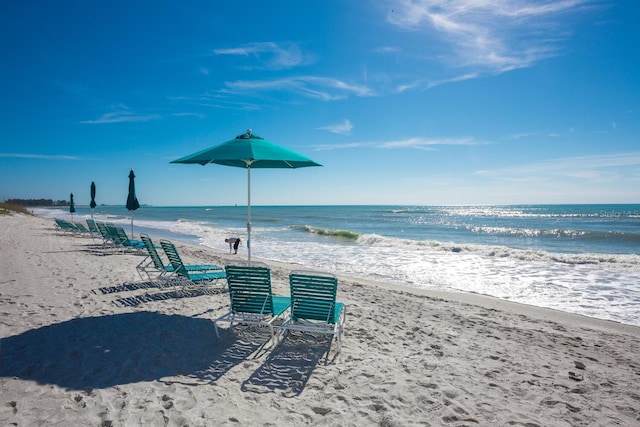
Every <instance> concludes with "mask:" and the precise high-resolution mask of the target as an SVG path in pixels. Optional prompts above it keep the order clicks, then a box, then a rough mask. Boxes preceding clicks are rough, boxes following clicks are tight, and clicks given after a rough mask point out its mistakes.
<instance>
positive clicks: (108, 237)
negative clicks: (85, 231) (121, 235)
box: [96, 221, 116, 246]
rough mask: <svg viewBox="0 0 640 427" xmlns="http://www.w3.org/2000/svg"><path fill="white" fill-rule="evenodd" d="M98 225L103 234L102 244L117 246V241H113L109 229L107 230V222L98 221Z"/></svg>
mask: <svg viewBox="0 0 640 427" xmlns="http://www.w3.org/2000/svg"><path fill="white" fill-rule="evenodd" d="M96 227H97V228H98V231H99V232H100V235H101V236H102V244H103V245H104V246H115V244H116V243H115V242H114V241H113V238H112V237H111V234H110V233H109V230H107V224H105V223H104V222H98V221H96Z"/></svg>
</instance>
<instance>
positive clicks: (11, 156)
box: [0, 153, 78, 160]
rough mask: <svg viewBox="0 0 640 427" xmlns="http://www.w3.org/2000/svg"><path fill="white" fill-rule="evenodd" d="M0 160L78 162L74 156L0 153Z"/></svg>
mask: <svg viewBox="0 0 640 427" xmlns="http://www.w3.org/2000/svg"><path fill="white" fill-rule="evenodd" d="M0 158H9V159H42V160H78V157H75V156H66V155H62V154H60V155H55V154H54V155H47V154H28V153H0Z"/></svg>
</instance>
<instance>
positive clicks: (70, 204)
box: [69, 193, 76, 222]
mask: <svg viewBox="0 0 640 427" xmlns="http://www.w3.org/2000/svg"><path fill="white" fill-rule="evenodd" d="M75 211H76V206H75V205H74V204H73V193H71V194H70V195H69V213H70V214H71V222H73V213H74V212H75Z"/></svg>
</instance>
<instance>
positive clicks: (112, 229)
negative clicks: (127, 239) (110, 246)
mask: <svg viewBox="0 0 640 427" xmlns="http://www.w3.org/2000/svg"><path fill="white" fill-rule="evenodd" d="M105 227H106V228H107V233H108V235H109V238H110V239H111V241H112V242H113V243H115V244H116V245H122V244H124V242H123V241H122V239H121V238H120V236H119V235H118V230H116V226H115V225H113V224H111V223H107V224H105Z"/></svg>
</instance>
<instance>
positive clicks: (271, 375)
mask: <svg viewBox="0 0 640 427" xmlns="http://www.w3.org/2000/svg"><path fill="white" fill-rule="evenodd" d="M332 338H333V336H331V337H329V338H327V336H326V335H321V336H320V337H318V336H316V335H314V334H311V333H301V332H292V333H289V334H287V336H286V337H285V338H284V339H283V340H282V341H281V342H280V343H279V344H278V345H277V346H276V347H275V348H274V349H273V350H272V351H271V352H270V353H269V356H268V357H267V359H266V361H265V362H264V363H263V364H262V366H260V368H258V369H257V370H256V371H255V372H254V373H253V374H252V375H251V376H250V377H249V378H248V379H247V380H246V381H244V383H243V384H242V391H250V392H254V393H272V392H276V391H279V392H280V393H281V394H282V396H284V397H294V396H298V395H300V393H302V391H303V390H304V388H305V386H306V384H307V381H309V378H310V377H311V374H312V373H313V370H314V369H315V368H316V366H317V365H318V362H319V361H320V359H321V358H322V356H323V355H326V356H327V357H328V356H329V354H328V352H329V351H330V348H331V341H332Z"/></svg>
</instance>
